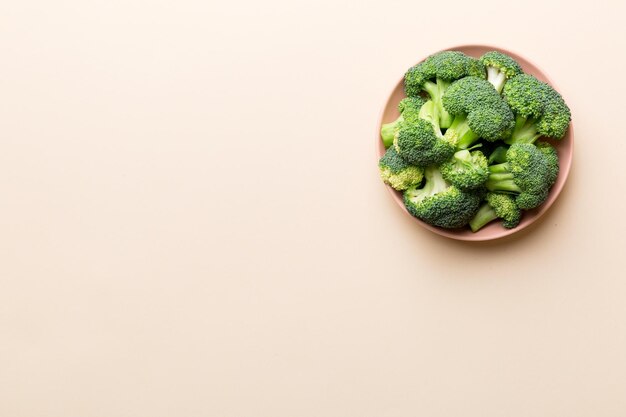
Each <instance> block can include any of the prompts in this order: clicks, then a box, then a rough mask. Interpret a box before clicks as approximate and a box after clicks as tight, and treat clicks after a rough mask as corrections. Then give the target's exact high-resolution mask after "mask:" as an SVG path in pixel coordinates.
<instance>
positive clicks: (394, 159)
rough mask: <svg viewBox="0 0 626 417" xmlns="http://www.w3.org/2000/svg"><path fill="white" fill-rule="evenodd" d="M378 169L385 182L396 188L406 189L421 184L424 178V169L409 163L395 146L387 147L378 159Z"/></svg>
mask: <svg viewBox="0 0 626 417" xmlns="http://www.w3.org/2000/svg"><path fill="white" fill-rule="evenodd" d="M378 169H379V171H380V177H381V178H382V179H383V181H384V182H385V184H389V185H391V186H392V187H393V188H395V189H396V190H406V189H407V188H409V187H413V186H417V185H420V184H421V183H422V178H424V170H423V169H422V168H420V167H417V166H415V165H411V164H409V163H407V162H406V161H405V160H404V159H402V158H401V157H400V155H398V152H396V148H394V147H393V146H391V147H390V148H389V149H387V152H385V154H384V155H383V157H382V158H380V161H378Z"/></svg>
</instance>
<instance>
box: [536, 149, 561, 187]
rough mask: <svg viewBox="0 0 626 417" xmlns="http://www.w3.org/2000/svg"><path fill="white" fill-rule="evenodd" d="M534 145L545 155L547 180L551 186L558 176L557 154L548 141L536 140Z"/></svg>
mask: <svg viewBox="0 0 626 417" xmlns="http://www.w3.org/2000/svg"><path fill="white" fill-rule="evenodd" d="M535 145H536V146H537V148H538V149H539V150H540V151H541V152H542V153H543V155H544V156H545V157H546V162H547V163H548V170H549V172H548V182H549V183H550V186H552V185H554V183H555V182H556V179H557V177H558V176H559V155H558V154H557V152H556V149H555V148H554V146H552V145H550V144H549V143H548V142H537V143H536V144H535Z"/></svg>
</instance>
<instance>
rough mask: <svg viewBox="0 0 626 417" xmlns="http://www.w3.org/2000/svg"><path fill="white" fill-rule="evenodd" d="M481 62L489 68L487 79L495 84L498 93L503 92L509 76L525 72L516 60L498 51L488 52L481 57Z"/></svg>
mask: <svg viewBox="0 0 626 417" xmlns="http://www.w3.org/2000/svg"><path fill="white" fill-rule="evenodd" d="M480 62H482V63H483V65H484V66H485V68H487V80H488V81H489V82H490V83H491V84H493V86H494V87H495V89H496V90H497V91H498V93H501V92H502V88H503V87H504V84H505V83H506V81H507V80H508V79H509V78H511V77H514V76H516V75H518V74H521V73H522V72H523V71H522V67H521V66H520V64H518V63H517V61H516V60H514V59H513V58H511V57H510V56H508V55H506V54H503V53H502V52H498V51H491V52H487V53H486V54H484V55H483V56H481V57H480Z"/></svg>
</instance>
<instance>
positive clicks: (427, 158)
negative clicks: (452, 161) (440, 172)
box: [393, 100, 454, 167]
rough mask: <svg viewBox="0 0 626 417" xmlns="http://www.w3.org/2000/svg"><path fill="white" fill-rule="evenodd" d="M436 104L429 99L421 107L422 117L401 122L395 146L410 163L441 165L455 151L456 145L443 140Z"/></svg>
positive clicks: (422, 165) (395, 137) (421, 165)
mask: <svg viewBox="0 0 626 417" xmlns="http://www.w3.org/2000/svg"><path fill="white" fill-rule="evenodd" d="M434 106H435V104H434V103H433V102H432V101H431V100H428V101H427V102H426V103H425V104H424V105H423V106H422V108H421V109H420V113H419V116H420V118H419V119H418V120H417V121H416V122H415V123H408V122H403V123H401V125H400V126H399V128H398V130H397V132H396V135H395V136H394V140H393V146H394V147H395V148H396V151H397V152H398V154H399V155H400V156H401V157H402V158H403V159H404V160H406V161H407V162H408V163H410V164H413V165H418V166H420V167H425V166H428V165H439V164H441V163H442V162H443V161H445V160H447V159H449V158H450V157H451V156H452V154H453V153H454V147H453V146H452V145H451V144H449V143H448V142H446V141H445V140H443V135H442V134H441V130H440V129H439V125H438V121H437V119H436V117H435V116H434V113H435V110H434Z"/></svg>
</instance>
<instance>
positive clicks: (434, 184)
mask: <svg viewBox="0 0 626 417" xmlns="http://www.w3.org/2000/svg"><path fill="white" fill-rule="evenodd" d="M424 177H425V178H426V185H425V186H424V191H426V195H433V194H437V193H440V192H442V191H445V190H446V189H447V188H448V187H449V185H448V183H447V182H446V180H445V179H444V178H443V176H442V175H441V171H440V170H439V168H437V167H436V166H429V167H427V168H426V169H425V170H424Z"/></svg>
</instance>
